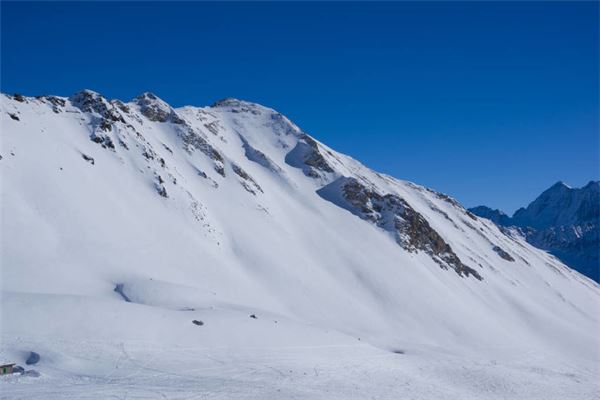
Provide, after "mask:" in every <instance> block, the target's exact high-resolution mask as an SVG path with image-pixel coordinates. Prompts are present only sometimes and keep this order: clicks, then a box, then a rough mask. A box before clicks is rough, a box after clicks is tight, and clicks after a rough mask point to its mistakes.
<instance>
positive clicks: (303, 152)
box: [285, 133, 334, 178]
mask: <svg viewBox="0 0 600 400" xmlns="http://www.w3.org/2000/svg"><path fill="white" fill-rule="evenodd" d="M285 162H286V163H287V164H288V165H291V166H292V167H296V168H300V169H302V172H304V174H305V175H306V176H310V177H311V178H319V177H323V174H324V173H325V174H327V173H333V172H334V170H333V168H332V167H331V166H330V165H329V164H328V163H327V160H326V159H325V157H324V156H323V154H321V151H320V149H319V144H318V143H317V142H316V141H315V140H314V139H313V138H311V137H310V136H308V135H307V134H304V133H303V134H301V135H300V140H299V141H298V143H297V144H296V146H295V147H294V148H293V149H292V151H290V152H289V153H288V154H287V155H286V157H285Z"/></svg>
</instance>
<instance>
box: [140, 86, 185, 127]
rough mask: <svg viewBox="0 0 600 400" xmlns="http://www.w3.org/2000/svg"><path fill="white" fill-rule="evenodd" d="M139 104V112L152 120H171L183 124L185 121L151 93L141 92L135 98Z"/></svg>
mask: <svg viewBox="0 0 600 400" xmlns="http://www.w3.org/2000/svg"><path fill="white" fill-rule="evenodd" d="M135 101H136V103H137V104H138V105H139V106H140V112H141V113H142V115H144V116H145V117H146V118H148V119H149V120H150V121H154V122H172V123H174V124H184V123H185V121H184V120H183V119H182V118H181V117H180V116H179V115H178V114H177V112H175V110H173V109H172V108H171V106H169V105H168V104H167V103H165V102H164V101H162V100H161V99H159V98H158V97H157V96H156V95H154V94H153V93H149V92H146V93H142V94H141V95H139V96H138V97H136V98H135Z"/></svg>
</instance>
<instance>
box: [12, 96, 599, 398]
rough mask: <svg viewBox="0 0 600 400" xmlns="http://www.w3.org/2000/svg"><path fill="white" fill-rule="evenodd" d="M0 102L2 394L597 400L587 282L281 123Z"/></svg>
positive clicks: (251, 116)
mask: <svg viewBox="0 0 600 400" xmlns="http://www.w3.org/2000/svg"><path fill="white" fill-rule="evenodd" d="M0 105H1V109H0V117H1V121H2V137H1V138H2V147H1V150H0V156H1V157H2V158H1V159H0V168H1V170H0V171H1V174H2V187H1V188H2V193H1V194H2V204H1V207H2V221H1V222H2V223H1V228H2V229H1V233H2V237H1V238H0V239H1V254H0V256H1V263H2V270H1V284H2V300H1V303H0V304H1V308H0V311H1V315H0V335H1V336H0V337H1V339H2V342H1V344H0V362H1V363H4V362H16V363H18V364H20V365H24V361H25V359H26V358H27V357H28V355H29V353H30V352H32V351H33V352H36V353H38V354H39V355H40V361H39V362H38V363H37V364H35V365H32V366H27V369H35V370H36V371H38V372H39V373H40V374H41V375H40V376H39V377H33V376H8V377H0V396H2V398H6V399H15V398H24V399H25V398H26V399H31V398H40V399H69V398H75V399H80V398H83V399H85V398H93V399H98V398H120V399H125V398H128V399H131V398H168V399H176V398H182V399H185V398H224V399H230V398H257V399H269V398H275V399H282V398H283V399H287V398H306V399H315V398H317V399H318V398H322V399H336V398H338V399H352V398H356V399H369V398H381V399H398V398H410V399H421V398H422V399H440V398H448V399H469V398H476V399H481V398H492V399H494V398H498V399H507V398H509V399H522V398H527V399H553V398H555V399H593V398H595V397H598V393H599V391H600V386H599V385H598V383H597V381H598V380H597V376H598V375H599V373H600V370H599V363H600V339H599V338H600V322H599V320H600V316H599V311H600V310H599V307H600V289H599V286H598V285H597V284H596V283H594V282H592V281H591V280H589V279H587V278H585V277H583V276H582V275H580V274H578V273H577V272H574V271H572V270H571V269H569V268H568V267H566V266H565V265H563V264H561V263H560V262H559V261H558V260H557V259H555V258H554V257H552V256H550V255H548V254H546V253H544V252H542V251H540V250H538V249H535V248H533V247H532V246H530V245H529V244H527V243H526V242H525V241H524V240H523V239H522V238H520V237H512V236H508V235H507V234H504V233H502V232H501V231H500V230H499V229H498V228H497V227H496V226H495V225H494V224H493V223H491V222H490V221H488V220H486V219H482V218H477V217H476V216H474V215H473V214H471V213H468V212H467V211H466V210H465V209H464V208H463V207H462V206H461V205H460V204H458V203H457V202H456V201H455V200H453V199H451V198H449V197H448V196H446V195H443V194H441V193H437V192H435V191H433V190H430V189H427V188H424V187H421V186H418V185H415V184H413V183H410V182H405V181H401V180H397V179H395V178H392V177H389V176H385V175H382V174H379V173H376V172H374V171H372V170H370V169H368V168H367V167H365V166H363V165H362V164H360V163H359V162H357V161H356V160H353V159H351V158H350V157H347V156H345V155H342V154H340V153H337V152H335V151H334V150H332V149H330V148H328V147H327V146H325V145H323V144H321V143H319V142H317V141H316V140H314V139H313V138H312V137H310V136H308V135H306V134H305V133H304V132H302V131H301V130H300V129H299V128H298V127H297V126H296V125H294V124H293V123H291V122H290V121H289V120H287V118H285V117H284V116H282V115H281V114H279V113H277V112H276V111H274V110H271V109H269V108H266V107H262V106H259V105H256V104H253V103H247V102H242V101H238V100H226V101H222V102H219V103H217V104H215V105H214V106H213V107H205V108H197V107H183V108H179V109H173V108H171V107H170V106H169V105H168V104H166V103H164V102H163V101H161V100H160V99H158V98H157V97H156V96H154V95H152V94H148V93H146V94H144V95H142V96H140V97H138V98H136V99H135V100H134V101H132V102H130V103H127V104H124V103H122V102H120V101H110V102H109V101H107V100H106V99H104V98H102V97H101V96H99V95H98V94H96V93H93V92H89V91H86V92H81V93H78V94H76V95H74V96H72V97H71V98H69V99H66V98H59V97H40V98H22V97H17V96H16V97H13V96H5V95H2V98H1V103H0ZM415 167H416V168H418V166H415Z"/></svg>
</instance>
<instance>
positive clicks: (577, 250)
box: [469, 181, 600, 281]
mask: <svg viewBox="0 0 600 400" xmlns="http://www.w3.org/2000/svg"><path fill="white" fill-rule="evenodd" d="M469 210H470V211H471V212H472V213H473V214H476V215H478V216H480V217H483V218H488V219H490V220H492V221H493V222H495V223H496V224H498V225H499V226H503V227H516V228H518V229H517V230H516V231H513V232H516V233H517V234H519V235H522V236H524V237H525V238H526V239H527V241H528V242H529V243H531V244H532V245H534V246H536V247H539V248H540V249H544V250H547V251H549V252H550V253H552V254H554V255H555V256H557V257H558V258H560V259H561V260H562V261H563V262H565V263H566V264H567V265H569V266H571V267H573V268H575V269H576V270H577V271H579V272H581V273H582V274H584V275H587V276H589V277H590V278H592V279H594V280H595V281H599V280H600V258H599V256H600V181H590V182H589V183H588V184H587V185H585V186H584V187H581V188H571V187H570V186H568V185H566V184H565V183H564V182H557V183H555V184H554V185H552V186H551V187H550V188H548V189H547V190H545V191H544V192H543V193H542V194H540V195H539V196H538V197H537V198H536V199H535V200H534V201H533V202H531V204H529V205H528V206H527V208H520V209H518V210H517V211H516V212H515V214H514V215H513V216H512V218H511V217H508V216H507V215H506V214H504V213H502V212H501V211H499V210H491V209H490V208H488V207H485V206H479V207H475V208H471V209H469Z"/></svg>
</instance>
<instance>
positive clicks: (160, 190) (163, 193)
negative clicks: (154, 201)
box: [155, 177, 169, 198]
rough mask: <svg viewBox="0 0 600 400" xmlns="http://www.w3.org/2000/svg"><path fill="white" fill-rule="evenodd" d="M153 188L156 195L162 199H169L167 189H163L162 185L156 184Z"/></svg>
mask: <svg viewBox="0 0 600 400" xmlns="http://www.w3.org/2000/svg"><path fill="white" fill-rule="evenodd" d="M159 178H160V177H159ZM160 180H162V178H161V179H160ZM155 187H156V192H157V193H158V194H159V195H160V196H162V197H164V198H168V197H169V195H168V194H167V189H166V188H165V187H164V186H163V185H162V183H157V184H155Z"/></svg>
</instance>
